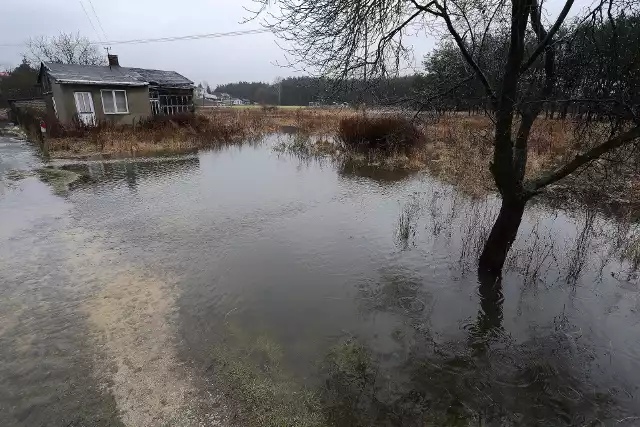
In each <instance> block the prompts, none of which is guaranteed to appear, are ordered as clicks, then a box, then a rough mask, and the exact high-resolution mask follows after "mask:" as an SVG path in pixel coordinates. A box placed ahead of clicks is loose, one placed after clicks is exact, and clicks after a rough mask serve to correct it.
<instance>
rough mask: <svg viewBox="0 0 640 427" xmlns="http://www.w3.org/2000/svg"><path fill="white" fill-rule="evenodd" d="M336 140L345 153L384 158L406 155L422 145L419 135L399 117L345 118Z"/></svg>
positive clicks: (413, 126) (405, 120) (411, 124)
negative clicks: (373, 153) (378, 154)
mask: <svg viewBox="0 0 640 427" xmlns="http://www.w3.org/2000/svg"><path fill="white" fill-rule="evenodd" d="M338 136H339V138H340V140H341V141H342V143H343V144H344V145H345V147H346V148H348V149H352V150H355V151H378V152H382V153H384V154H387V155H392V154H410V153H411V152H413V151H415V150H416V149H418V148H420V147H422V146H423V145H424V144H425V138H424V135H423V134H422V132H421V131H420V130H419V129H418V128H417V127H416V126H415V124H413V123H412V122H411V121H410V120H408V119H405V118H402V117H362V116H355V117H346V118H344V119H342V120H341V121H340V127H339V130H338Z"/></svg>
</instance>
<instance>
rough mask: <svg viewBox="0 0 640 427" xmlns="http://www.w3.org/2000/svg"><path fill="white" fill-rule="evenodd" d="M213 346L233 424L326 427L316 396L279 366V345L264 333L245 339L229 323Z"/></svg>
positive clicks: (244, 335)
mask: <svg viewBox="0 0 640 427" xmlns="http://www.w3.org/2000/svg"><path fill="white" fill-rule="evenodd" d="M230 332H231V333H230V334H229V339H227V340H226V341H225V342H224V343H223V344H221V345H219V346H216V347H215V348H214V351H213V364H214V366H215V367H216V380H217V381H218V382H219V386H220V387H221V389H222V391H223V392H224V394H225V396H226V398H227V399H228V400H229V401H230V402H233V404H232V405H230V406H231V407H232V411H233V413H232V414H231V417H230V418H231V419H232V423H233V425H238V426H243V427H245V426H246V427H281V426H291V427H321V426H325V425H326V424H325V422H324V418H323V416H322V413H321V411H320V403H319V400H318V396H317V394H315V393H313V392H312V391H311V390H309V389H307V388H305V387H304V386H303V385H300V384H298V383H296V382H295V381H294V380H293V379H292V378H291V377H290V376H289V375H288V374H287V373H286V372H285V371H284V370H283V369H282V366H281V362H282V358H283V353H282V349H281V348H280V346H279V345H278V344H277V343H276V342H274V341H272V340H271V339H270V338H268V337H267V336H265V335H261V336H258V337H257V338H256V339H252V338H249V337H248V336H247V335H246V334H245V333H244V332H243V331H241V330H240V329H238V328H233V327H230Z"/></svg>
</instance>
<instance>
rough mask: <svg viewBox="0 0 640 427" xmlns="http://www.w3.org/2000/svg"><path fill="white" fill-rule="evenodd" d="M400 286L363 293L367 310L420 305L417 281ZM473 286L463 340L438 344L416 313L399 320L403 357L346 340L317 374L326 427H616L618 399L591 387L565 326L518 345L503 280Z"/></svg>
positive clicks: (587, 364)
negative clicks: (407, 331)
mask: <svg viewBox="0 0 640 427" xmlns="http://www.w3.org/2000/svg"><path fill="white" fill-rule="evenodd" d="M399 280H400V279H399V277H398V276H397V275H395V276H394V277H393V278H392V280H388V281H386V282H385V283H383V284H381V285H380V288H379V289H375V290H366V291H365V293H364V298H365V300H366V301H367V304H366V305H367V307H369V308H371V309H374V310H391V311H392V312H397V309H398V307H403V306H404V303H403V302H402V301H403V299H404V300H406V299H407V298H417V299H420V300H421V299H424V295H421V292H422V290H421V289H420V288H419V286H416V282H415V281H413V280H411V279H409V280H407V281H406V283H405V284H402V283H400V281H399ZM479 282H480V285H479V288H478V289H479V297H480V307H479V310H478V314H477V317H476V319H475V320H474V322H473V323H472V324H470V325H468V327H467V328H466V330H467V333H466V339H462V340H450V341H445V342H439V341H438V340H437V339H434V334H433V331H431V330H430V329H429V327H428V321H423V322H416V320H417V319H418V318H419V316H417V313H415V312H413V313H411V312H407V313H408V315H409V316H410V317H412V321H411V322H410V323H411V325H412V336H411V337H407V336H405V337H403V338H404V339H403V340H404V342H405V343H409V344H408V346H407V347H406V348H405V350H403V352H404V354H402V355H398V354H396V355H391V356H390V355H380V354H376V352H375V351H374V350H373V349H372V348H370V347H368V346H367V344H365V343H363V342H362V341H359V340H357V339H354V338H350V339H347V340H344V341H343V342H341V343H340V344H339V345H337V346H336V347H335V348H334V349H333V350H332V351H331V352H330V354H329V356H328V357H327V358H326V360H325V362H324V363H323V365H322V368H323V369H322V371H323V375H324V378H325V382H324V385H323V387H322V391H321V396H322V406H323V408H324V412H325V416H326V419H327V421H328V422H329V424H330V425H336V426H372V425H376V426H425V425H438V426H467V425H474V426H475V425H486V426H493V425H495V426H505V425H525V426H528V425H530V426H539V425H603V422H602V421H600V420H607V419H611V416H612V415H611V414H612V413H613V412H612V411H613V410H614V409H615V414H616V417H617V418H621V417H620V414H621V413H623V412H622V411H621V409H620V408H617V405H616V397H619V396H618V395H620V394H622V391H621V390H616V389H614V388H610V389H601V388H597V387H596V386H595V385H594V384H593V383H592V381H591V380H590V375H589V372H590V369H592V368H593V367H592V366H591V362H592V361H593V357H592V354H593V351H592V349H590V348H589V347H588V346H587V345H585V344H584V343H582V342H581V340H580V339H579V337H578V336H577V334H576V333H575V331H574V330H572V328H571V325H570V324H569V322H568V321H567V319H563V318H559V319H556V321H555V322H554V325H553V326H552V327H550V328H548V329H547V330H544V331H541V333H539V334H536V335H534V336H533V337H531V338H530V339H528V340H526V341H524V342H516V341H515V340H514V339H513V338H511V337H510V336H509V335H508V334H507V333H506V331H505V330H504V328H503V302H504V297H503V294H502V283H501V280H499V279H498V280H496V279H495V278H491V277H479ZM393 296H397V297H398V299H397V300H396V301H395V303H394V301H392V299H391V298H392V297H393ZM376 297H377V298H380V299H379V300H378V301H375V298H376ZM372 299H373V300H374V301H372ZM422 307H423V308H424V309H425V310H426V309H428V304H427V305H423V306H422ZM412 314H413V315H415V316H412ZM634 419H635V418H634ZM620 425H624V424H620Z"/></svg>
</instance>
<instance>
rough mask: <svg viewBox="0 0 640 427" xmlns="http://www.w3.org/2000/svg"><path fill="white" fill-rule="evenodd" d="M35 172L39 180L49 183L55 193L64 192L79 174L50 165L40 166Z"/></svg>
mask: <svg viewBox="0 0 640 427" xmlns="http://www.w3.org/2000/svg"><path fill="white" fill-rule="evenodd" d="M36 172H37V173H38V176H39V177H40V180H41V181H42V182H45V183H47V184H49V185H51V187H52V188H53V191H54V193H56V194H65V193H66V192H67V191H68V190H69V185H70V184H72V183H73V182H75V181H76V180H77V179H78V178H80V175H78V174H77V173H75V172H72V171H68V170H65V169H56V168H51V167H45V168H40V169H38V170H37V171H36Z"/></svg>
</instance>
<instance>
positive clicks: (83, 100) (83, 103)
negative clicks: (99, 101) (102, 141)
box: [74, 92, 96, 126]
mask: <svg viewBox="0 0 640 427" xmlns="http://www.w3.org/2000/svg"><path fill="white" fill-rule="evenodd" d="M74 96H75V98H76V110H77V111H78V118H79V119H80V122H81V123H82V124H84V125H85V126H95V124H96V110H95V109H94V108H93V98H92V97H91V92H74Z"/></svg>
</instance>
